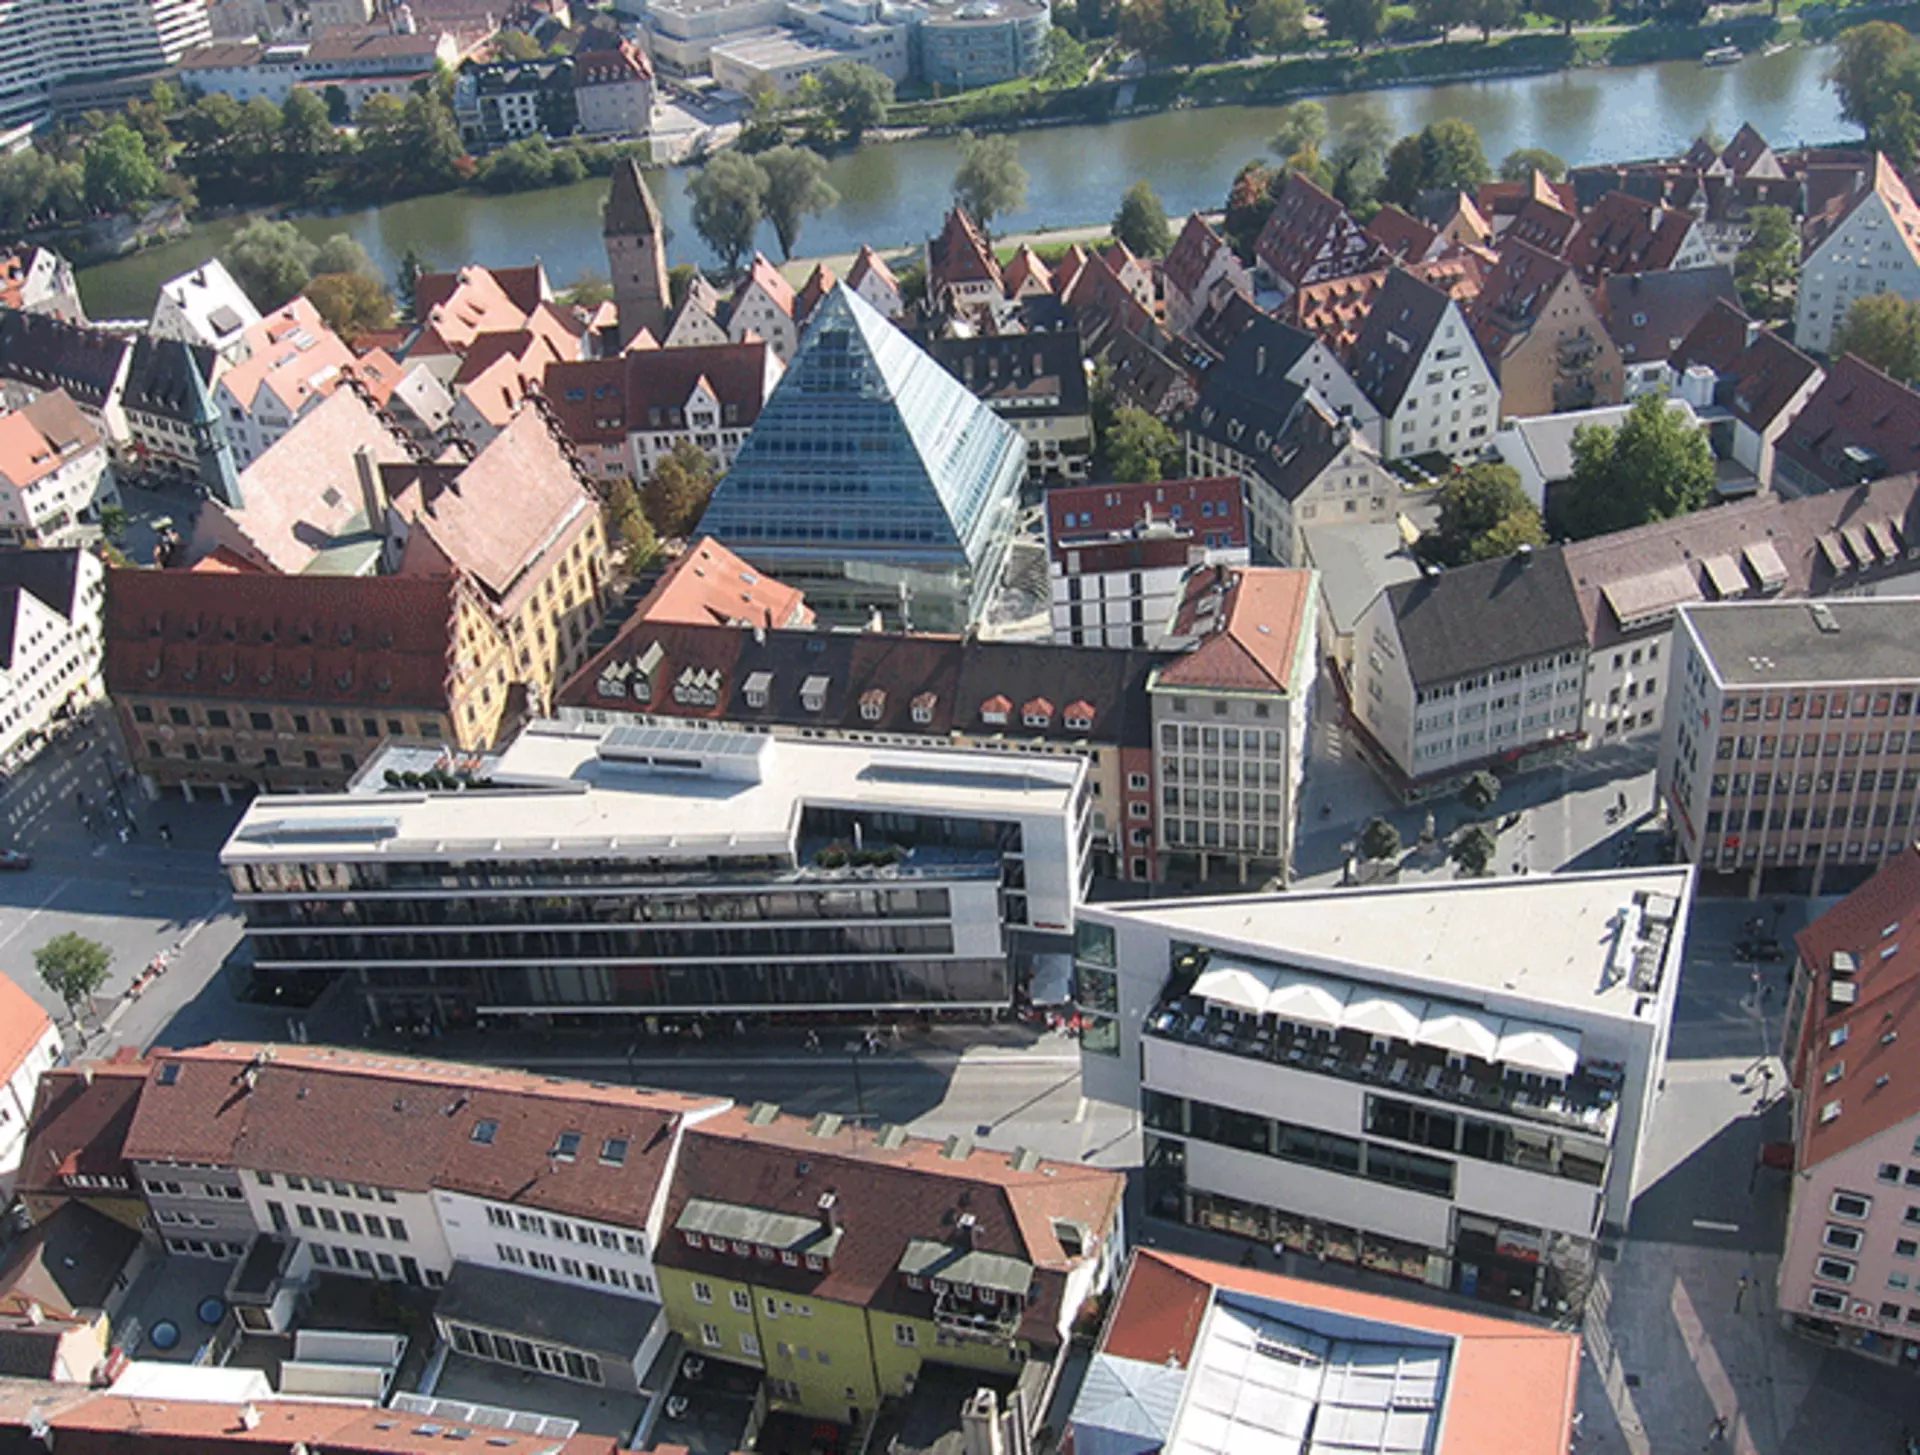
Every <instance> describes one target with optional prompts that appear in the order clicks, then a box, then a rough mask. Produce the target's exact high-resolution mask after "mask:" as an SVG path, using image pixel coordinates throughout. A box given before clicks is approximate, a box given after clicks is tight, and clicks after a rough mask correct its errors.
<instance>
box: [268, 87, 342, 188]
mask: <svg viewBox="0 0 1920 1455" xmlns="http://www.w3.org/2000/svg"><path fill="white" fill-rule="evenodd" d="M334 126H335V123H334V120H333V117H332V115H331V113H330V112H329V110H328V106H327V102H326V101H325V100H324V99H323V98H322V97H319V96H316V95H314V93H313V92H312V91H311V90H307V89H297V90H295V91H294V93H293V94H292V95H291V96H289V97H287V104H286V105H285V106H282V107H281V108H280V162H281V165H282V166H283V167H284V168H285V169H286V171H287V173H288V174H289V175H290V176H291V177H293V178H294V179H295V180H296V181H297V182H299V183H301V184H303V185H304V184H306V183H308V182H310V181H311V180H312V179H313V178H314V177H315V176H317V175H318V174H319V173H320V172H322V171H323V170H325V168H326V167H328V166H329V165H331V163H332V162H333V160H334V159H335V158H336V157H337V156H338V155H339V152H340V133H339V132H338V131H336V130H334Z"/></svg>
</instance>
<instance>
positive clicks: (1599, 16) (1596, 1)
mask: <svg viewBox="0 0 1920 1455" xmlns="http://www.w3.org/2000/svg"><path fill="white" fill-rule="evenodd" d="M1533 8H1534V9H1535V10H1538V11H1539V12H1540V13H1541V14H1542V15H1544V16H1546V17H1547V18H1548V19H1549V20H1557V21H1559V22H1560V28H1561V34H1563V35H1572V34H1573V28H1574V26H1576V25H1597V24H1599V22H1600V21H1602V20H1604V19H1605V18H1606V14H1607V0H1534V6H1533Z"/></svg>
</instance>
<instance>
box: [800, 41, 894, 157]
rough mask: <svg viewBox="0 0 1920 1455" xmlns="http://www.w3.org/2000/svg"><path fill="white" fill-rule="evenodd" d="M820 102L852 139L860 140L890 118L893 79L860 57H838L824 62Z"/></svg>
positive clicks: (846, 135)
mask: <svg viewBox="0 0 1920 1455" xmlns="http://www.w3.org/2000/svg"><path fill="white" fill-rule="evenodd" d="M817 74H818V76H819V78H820V91H819V96H820V104H821V106H822V107H823V109H824V110H825V112H826V114H827V115H828V116H830V117H831V118H832V121H833V124H834V126H835V127H836V128H837V129H838V130H839V132H840V134H841V135H843V136H845V137H846V138H847V140H848V141H852V142H858V141H859V140H860V138H861V137H863V136H865V135H866V133H867V132H868V131H870V130H871V129H872V128H874V127H876V126H878V125H879V124H880V123H881V122H883V121H885V120H886V119H887V108H888V107H889V106H891V105H893V82H892V81H891V80H890V79H888V78H887V77H886V76H884V75H882V74H881V73H880V72H879V71H876V70H875V69H874V68H873V67H872V66H866V65H862V64H861V63H860V62H858V61H835V62H834V63H833V64H832V65H830V66H822V67H821V68H820V70H819V72H818V73H817Z"/></svg>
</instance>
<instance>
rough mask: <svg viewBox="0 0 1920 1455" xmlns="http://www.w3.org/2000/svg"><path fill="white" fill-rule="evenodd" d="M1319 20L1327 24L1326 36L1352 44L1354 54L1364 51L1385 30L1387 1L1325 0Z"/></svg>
mask: <svg viewBox="0 0 1920 1455" xmlns="http://www.w3.org/2000/svg"><path fill="white" fill-rule="evenodd" d="M1320 17H1321V19H1323V20H1325V21H1326V23H1327V34H1328V35H1330V36H1332V37H1333V38H1334V39H1335V40H1350V41H1352V42H1353V48H1354V49H1355V50H1365V49H1366V48H1367V47H1368V46H1370V45H1372V44H1373V42H1375V41H1376V40H1378V39H1380V36H1381V35H1382V33H1383V32H1384V31H1385V30H1386V28H1387V0H1324V3H1323V4H1322V5H1321V7H1320Z"/></svg>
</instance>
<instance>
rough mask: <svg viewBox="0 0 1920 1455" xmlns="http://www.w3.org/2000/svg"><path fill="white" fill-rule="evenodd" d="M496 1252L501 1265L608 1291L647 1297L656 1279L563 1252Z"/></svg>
mask: <svg viewBox="0 0 1920 1455" xmlns="http://www.w3.org/2000/svg"><path fill="white" fill-rule="evenodd" d="M493 1251H494V1256H496V1257H497V1258H499V1260H500V1261H501V1262H502V1263H505V1264H507V1265H508V1266H510V1267H513V1268H535V1269H538V1270H539V1271H540V1272H542V1273H558V1274H560V1275H562V1276H563V1277H566V1278H573V1279H583V1280H585V1281H586V1282H588V1283H598V1284H603V1285H605V1286H606V1287H609V1288H628V1289H637V1290H638V1291H639V1292H641V1293H647V1294H650V1293H652V1292H653V1280H652V1279H651V1278H648V1277H647V1276H646V1274H644V1273H631V1274H630V1273H628V1272H627V1270H626V1269H624V1268H614V1267H611V1266H602V1265H601V1264H599V1263H595V1262H593V1261H592V1260H591V1259H585V1260H583V1259H580V1258H574V1257H571V1256H569V1255H567V1254H564V1253H562V1254H559V1255H557V1256H556V1255H555V1254H552V1253H548V1252H545V1251H543V1250H541V1249H539V1248H521V1247H518V1246H517V1245H515V1244H513V1243H495V1244H494V1245H493Z"/></svg>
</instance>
